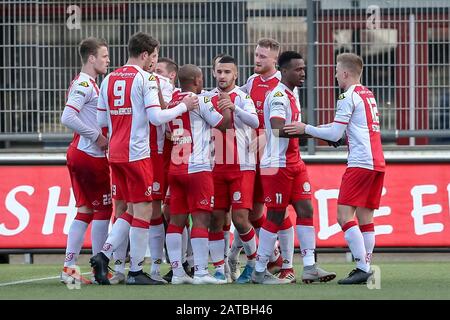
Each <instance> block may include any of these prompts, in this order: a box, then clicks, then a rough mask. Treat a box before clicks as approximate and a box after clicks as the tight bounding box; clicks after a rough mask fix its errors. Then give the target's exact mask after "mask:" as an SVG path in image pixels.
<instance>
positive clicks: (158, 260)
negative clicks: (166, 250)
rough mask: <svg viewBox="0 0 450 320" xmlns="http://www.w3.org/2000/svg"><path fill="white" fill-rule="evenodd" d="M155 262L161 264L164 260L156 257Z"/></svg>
mask: <svg viewBox="0 0 450 320" xmlns="http://www.w3.org/2000/svg"><path fill="white" fill-rule="evenodd" d="M153 263H154V264H161V263H162V260H161V259H156V260H155V261H153Z"/></svg>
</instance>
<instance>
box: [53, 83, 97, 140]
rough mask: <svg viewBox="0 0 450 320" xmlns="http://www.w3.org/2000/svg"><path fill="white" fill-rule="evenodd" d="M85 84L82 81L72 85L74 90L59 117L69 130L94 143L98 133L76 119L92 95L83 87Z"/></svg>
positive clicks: (87, 88)
mask: <svg viewBox="0 0 450 320" xmlns="http://www.w3.org/2000/svg"><path fill="white" fill-rule="evenodd" d="M84 83H87V82H86V81H83V83H81V84H79V83H74V88H73V89H72V90H71V91H70V93H69V96H68V99H67V103H66V106H65V107H64V111H63V113H62V115H61V123H62V124H63V125H64V126H66V127H67V128H69V129H72V130H73V131H75V132H76V133H78V134H79V135H80V136H83V137H85V138H88V139H89V140H91V141H96V140H97V138H98V136H99V135H100V132H99V131H98V130H97V128H91V127H89V126H87V125H86V124H85V123H84V122H83V121H81V119H80V118H79V117H78V115H79V113H80V111H81V109H82V108H83V106H84V104H85V103H86V102H87V101H88V100H89V98H90V95H91V94H92V93H91V91H90V90H89V89H92V88H89V84H87V85H88V87H84V86H83V84H84Z"/></svg>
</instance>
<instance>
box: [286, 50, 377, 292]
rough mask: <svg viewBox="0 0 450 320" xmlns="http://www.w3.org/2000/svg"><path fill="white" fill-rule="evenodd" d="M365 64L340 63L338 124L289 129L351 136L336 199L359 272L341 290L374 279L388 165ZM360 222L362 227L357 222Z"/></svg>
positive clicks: (351, 58) (346, 58)
mask: <svg viewBox="0 0 450 320" xmlns="http://www.w3.org/2000/svg"><path fill="white" fill-rule="evenodd" d="M362 70H363V61H362V59H361V57H359V56H357V55H355V54H353V53H343V54H340V55H339V56H338V57H337V65H336V79H337V81H338V84H339V87H340V88H341V89H343V90H344V91H345V92H344V93H343V94H341V95H339V98H338V101H337V106H336V115H335V117H334V122H332V123H329V124H327V125H324V126H318V127H314V126H311V125H305V124H303V123H299V124H295V125H290V126H287V127H285V131H286V132H288V133H290V134H302V133H306V134H308V135H311V136H313V137H317V138H321V139H325V140H331V141H338V140H339V139H340V138H341V137H342V135H343V134H344V132H346V133H347V139H348V146H349V153H348V162H347V170H346V171H345V173H344V176H343V177H342V182H341V187H340V189H339V197H338V222H339V224H340V226H341V227H342V230H343V231H344V233H345V240H346V241H347V243H348V246H349V248H350V250H351V252H352V254H353V256H354V257H355V261H356V269H354V270H352V272H350V274H349V276H348V277H347V278H345V279H342V280H339V281H338V283H339V284H360V283H365V282H366V281H367V279H368V278H369V277H370V276H371V275H372V272H371V270H370V261H371V256H372V252H373V248H374V246H375V228H374V224H373V212H374V210H375V209H378V207H379V205H380V198H381V192H382V189H383V180H384V171H385V166H386V165H385V161H384V155H383V149H382V145H381V134H380V120H379V113H378V109H377V103H376V100H375V97H374V95H373V93H372V92H371V91H370V90H369V89H367V88H366V87H364V86H363V85H362V84H361V74H362ZM355 213H356V216H357V217H358V222H359V227H358V224H357V223H356V222H355V221H354V217H355Z"/></svg>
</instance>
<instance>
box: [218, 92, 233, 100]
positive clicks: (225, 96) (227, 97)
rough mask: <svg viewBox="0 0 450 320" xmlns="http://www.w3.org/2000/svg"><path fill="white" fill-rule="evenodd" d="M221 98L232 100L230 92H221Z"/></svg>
mask: <svg viewBox="0 0 450 320" xmlns="http://www.w3.org/2000/svg"><path fill="white" fill-rule="evenodd" d="M219 100H229V101H231V97H230V95H229V94H228V92H220V93H219Z"/></svg>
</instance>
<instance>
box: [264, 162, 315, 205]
mask: <svg viewBox="0 0 450 320" xmlns="http://www.w3.org/2000/svg"><path fill="white" fill-rule="evenodd" d="M261 180H262V185H263V190H264V201H265V204H266V207H267V208H268V209H279V210H281V209H286V208H287V206H288V205H289V204H294V203H295V202H297V201H299V200H311V194H312V193H311V184H310V183H309V177H308V171H307V170H306V165H305V163H304V162H303V161H301V162H300V163H298V164H296V165H294V166H290V167H286V168H261Z"/></svg>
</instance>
